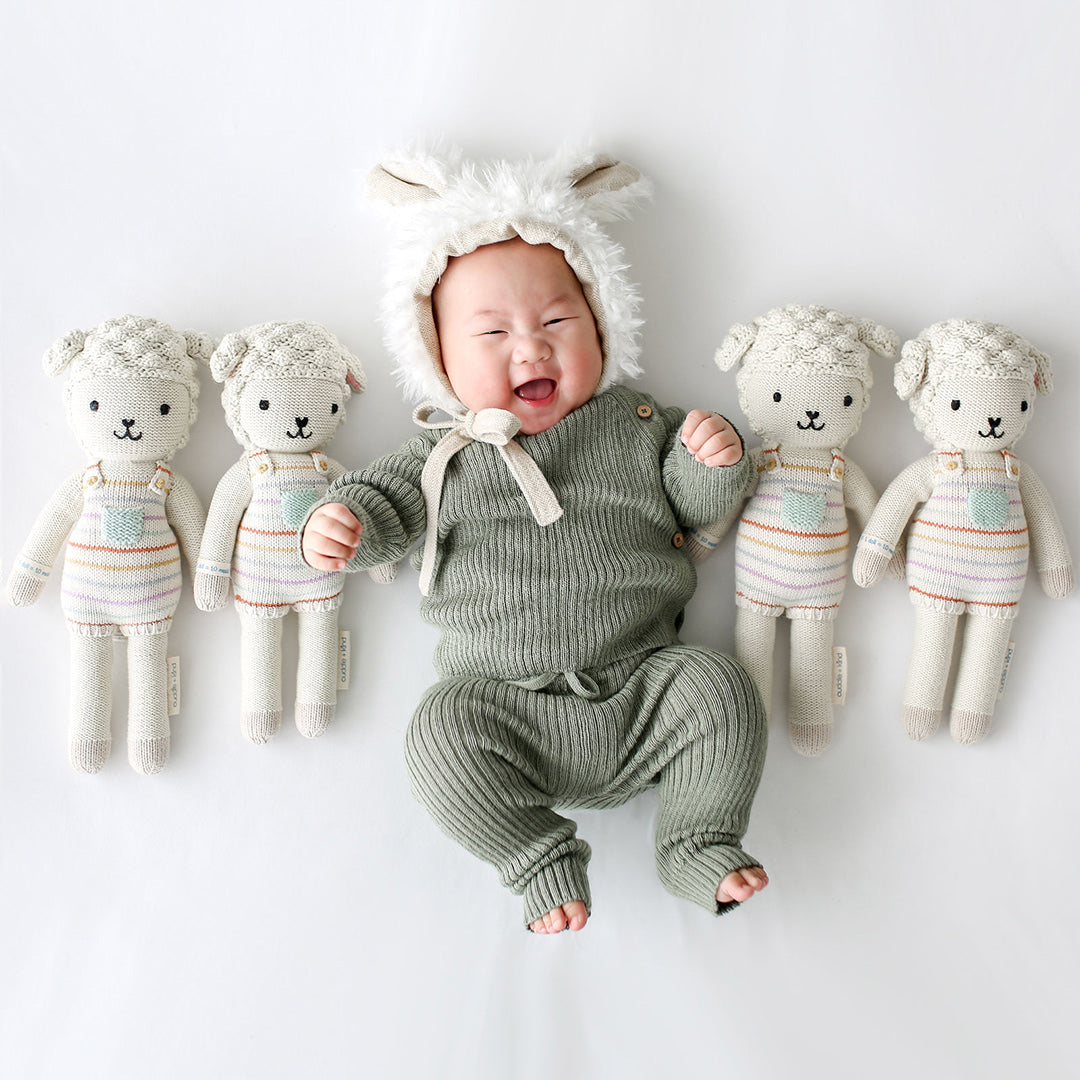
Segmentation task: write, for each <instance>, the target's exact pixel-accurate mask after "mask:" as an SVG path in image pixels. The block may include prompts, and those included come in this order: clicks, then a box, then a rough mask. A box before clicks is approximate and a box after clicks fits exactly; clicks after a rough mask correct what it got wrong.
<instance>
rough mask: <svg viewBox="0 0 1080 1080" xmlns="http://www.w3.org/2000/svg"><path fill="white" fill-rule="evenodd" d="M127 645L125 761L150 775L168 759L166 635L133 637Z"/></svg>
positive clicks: (161, 767)
mask: <svg viewBox="0 0 1080 1080" xmlns="http://www.w3.org/2000/svg"><path fill="white" fill-rule="evenodd" d="M127 643H128V761H129V762H130V763H131V767H132V768H133V769H134V770H135V771H136V772H140V773H143V774H144V775H147V776H150V775H152V774H153V773H159V772H161V770H162V769H163V768H165V763H166V762H167V761H168V760H169V707H168V703H167V701H166V696H165V682H166V671H165V667H166V654H167V653H168V651H169V639H168V635H167V634H132V635H131V637H129V638H128V639H127Z"/></svg>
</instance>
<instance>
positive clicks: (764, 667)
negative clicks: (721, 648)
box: [735, 607, 776, 713]
mask: <svg viewBox="0 0 1080 1080" xmlns="http://www.w3.org/2000/svg"><path fill="white" fill-rule="evenodd" d="M775 647H776V617H775V616H773V615H762V614H761V613H760V612H758V611H754V610H752V609H751V608H744V607H740V608H737V609H736V612H735V657H736V659H737V660H738V661H739V663H740V664H742V666H743V667H744V668H746V670H747V672H748V673H749V675H750V678H752V679H753V680H754V685H755V686H756V687H757V688H758V693H759V694H760V695H761V703H762V705H763V706H764V707H765V712H766V713H768V711H769V709H770V708H771V707H772V685H773V650H774V649H775Z"/></svg>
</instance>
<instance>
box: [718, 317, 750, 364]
mask: <svg viewBox="0 0 1080 1080" xmlns="http://www.w3.org/2000/svg"><path fill="white" fill-rule="evenodd" d="M757 331H758V324H757V323H756V322H752V323H736V324H735V325H734V326H733V327H732V328H731V329H730V330H729V331H728V332H727V337H726V338H724V340H723V342H722V344H721V345H720V348H719V349H717V350H716V357H715V360H716V366H717V367H718V368H719V369H720V370H721V371H730V370H731V369H732V368H733V367H734V366H735V365H736V364H737V363H738V362H739V361H740V360H741V359H742V358H743V357H744V356H745V355H746V354H747V353H748V352H749V351H750V346H751V345H753V344H754V340H755V339H756V338H757Z"/></svg>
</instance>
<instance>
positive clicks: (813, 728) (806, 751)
mask: <svg viewBox="0 0 1080 1080" xmlns="http://www.w3.org/2000/svg"><path fill="white" fill-rule="evenodd" d="M788 735H789V736H790V738H791V745H792V746H793V747H794V748H795V750H796V751H797V752H798V753H800V754H802V756H803V757H819V756H820V755H821V754H824V753H825V751H826V750H828V749H829V746H830V745H831V744H832V739H833V722H832V718H831V717H830V718H829V719H828V720H812V721H808V722H805V723H789V724H788Z"/></svg>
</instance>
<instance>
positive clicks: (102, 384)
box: [7, 315, 213, 773]
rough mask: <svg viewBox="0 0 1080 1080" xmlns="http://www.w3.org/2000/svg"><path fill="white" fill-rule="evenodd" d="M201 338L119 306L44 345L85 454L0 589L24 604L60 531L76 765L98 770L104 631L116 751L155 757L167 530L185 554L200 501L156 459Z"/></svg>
mask: <svg viewBox="0 0 1080 1080" xmlns="http://www.w3.org/2000/svg"><path fill="white" fill-rule="evenodd" d="M212 349H213V341H212V339H210V338H208V337H206V336H205V335H203V334H197V333H195V332H193V331H185V332H183V333H179V332H177V331H176V330H173V329H172V327H170V326H167V325H166V324H165V323H162V322H158V321H157V320H155V319H145V318H139V317H137V316H135V315H125V316H121V317H120V318H117V319H109V320H108V321H107V322H104V323H102V324H101V325H100V326H98V327H96V328H95V329H93V330H89V331H83V330H72V331H71V333H69V334H66V335H65V336H64V337H62V338H60V339H59V341H57V342H56V343H55V344H54V345H53V346H52V348H51V349H49V351H48V352H47V353H46V354H45V358H44V363H45V371H46V372H47V373H48V374H49V375H58V374H60V372H62V371H65V370H67V371H68V372H69V377H68V380H67V383H66V386H65V389H64V401H65V405H66V407H67V414H68V421H69V422H70V424H71V427H72V429H73V430H74V432H75V436H76V438H77V439H78V441H79V443H80V445H81V446H82V447H83V449H84V450H85V451H86V453H87V455H88V456H89V459H90V464H89V465H88V466H87V467H86V468H85V469H83V470H81V471H80V472H77V473H75V474H74V475H73V476H71V477H69V478H68V479H67V480H66V481H65V482H64V483H63V484H62V485H61V486H60V488H59V489H58V490H57V491H56V493H55V494H54V495H53V496H52V498H51V499H50V500H49V502H48V503H47V504H46V505H45V508H44V509H43V510H42V512H41V514H40V515H39V516H38V519H37V521H36V522H35V523H34V526H33V528H32V529H31V531H30V535H29V537H28V538H27V540H26V543H25V544H24V545H23V547H22V550H21V552H20V554H19V557H18V558H17V559H16V561H15V566H14V569H13V570H12V572H11V577H10V579H9V581H8V587H7V592H8V599H9V600H10V601H11V603H13V604H15V605H16V606H19V607H22V606H26V605H29V604H32V603H34V602H35V601H36V600H37V598H38V597H39V596H40V595H41V591H42V589H43V588H44V586H45V582H46V579H47V578H48V577H49V574H50V571H51V570H52V566H53V563H54V562H55V561H56V557H57V555H58V554H59V552H60V548H61V546H62V545H63V543H64V540H65V538H67V552H66V555H65V559H64V573H63V578H62V580H61V585H60V600H61V604H62V606H63V610H64V615H65V616H66V618H67V624H68V629H69V630H70V631H71V654H72V667H71V726H70V746H69V749H70V756H71V763H72V765H74V767H75V768H76V769H78V770H79V771H80V772H87V773H95V772H98V771H99V770H100V769H101V768H102V766H103V765H104V764H105V762H106V760H107V759H108V756H109V750H110V747H111V744H112V738H111V733H110V717H111V712H112V661H113V638H114V637H123V638H124V639H125V640H126V641H127V648H128V653H127V655H128V760H129V761H130V762H131V765H132V767H133V768H134V769H135V770H136V771H137V772H140V773H156V772H159V771H160V770H161V769H162V768H163V767H164V765H165V763H166V761H167V760H168V757H169V717H168V709H167V705H166V662H165V661H166V652H167V632H168V629H169V624H170V622H171V621H172V616H173V612H174V611H175V610H176V605H177V601H178V600H179V597H180V581H181V557H180V555H181V547H180V546H178V541H179V545H182V548H183V552H184V554H185V555H186V556H187V557H188V560H189V562H190V563H192V564H194V560H195V556H196V553H197V552H198V550H199V543H200V540H201V538H202V530H203V511H202V507H201V505H200V504H199V500H198V498H197V496H196V495H195V492H194V491H193V490H192V488H191V485H190V484H188V482H187V481H186V480H184V478H183V477H181V476H179V475H177V474H176V473H174V472H173V471H172V470H170V469H169V468H168V467H167V465H166V463H167V462H168V461H169V460H170V459H171V458H172V456H173V454H175V453H176V451H177V450H179V449H180V448H181V447H182V446H183V445H184V443H186V442H187V438H188V431H189V429H190V427H191V424H192V422H193V421H194V419H195V413H196V401H197V400H198V396H199V383H198V380H197V378H196V369H197V364H198V362H202V363H206V361H207V360H208V359H209V357H210V353H211V351H212ZM69 534H70V535H69ZM192 569H194V566H193V565H192Z"/></svg>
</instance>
